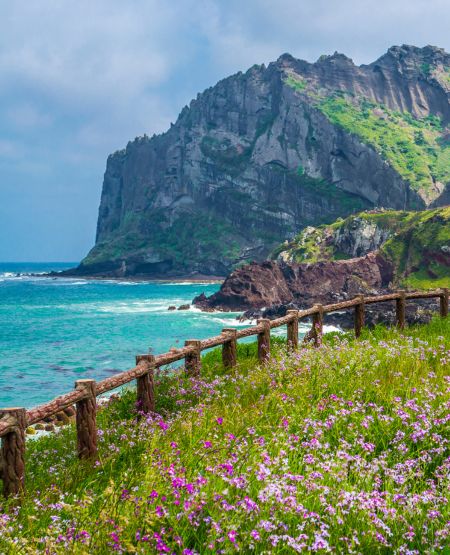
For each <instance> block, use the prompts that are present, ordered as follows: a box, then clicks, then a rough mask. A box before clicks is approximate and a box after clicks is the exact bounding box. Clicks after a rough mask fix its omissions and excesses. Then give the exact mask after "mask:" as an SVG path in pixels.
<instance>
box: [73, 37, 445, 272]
mask: <svg viewBox="0 0 450 555" xmlns="http://www.w3.org/2000/svg"><path fill="white" fill-rule="evenodd" d="M449 66H450V56H449V55H448V54H447V53H446V52H445V51H444V50H442V49H439V48H436V47H431V46H427V47H425V48H416V47H412V46H401V47H393V48H390V49H389V51H388V52H387V53H386V54H385V55H384V56H382V57H381V58H380V59H378V60H377V61H375V62H374V63H372V64H370V65H362V66H356V65H355V64H354V63H353V62H352V61H351V60H350V59H349V58H347V57H346V56H344V55H342V54H338V53H335V54H334V55H332V56H323V57H321V58H320V59H319V60H318V61H317V62H316V63H308V62H305V61H303V60H297V59H295V58H293V57H292V56H290V55H288V54H284V55H282V56H280V58H279V59H278V60H277V61H275V62H273V63H271V64H269V65H268V66H267V67H266V66H265V65H259V66H258V65H255V66H253V67H252V68H250V69H249V70H248V71H247V72H245V73H237V74H236V75H233V76H231V77H229V78H227V79H223V80H222V81H220V82H219V83H217V85H215V86H214V87H211V88H209V89H207V90H206V91H204V92H203V93H202V94H199V95H198V96H197V98H196V99H195V100H192V102H191V103H190V105H189V106H186V107H185V108H184V109H183V110H182V111H181V113H180V115H179V117H178V119H177V121H176V122H175V123H174V124H173V125H172V126H171V127H170V129H169V130H168V131H167V132H166V133H164V134H162V135H158V136H153V137H152V138H149V137H147V136H144V137H140V138H137V139H135V140H134V141H132V142H129V143H128V145H127V147H126V148H125V149H123V150H121V151H118V152H115V153H114V154H112V155H111V156H109V158H108V161H107V166H106V172H105V176H104V183H103V190H102V197H101V203H100V209H99V218H98V225H97V236H96V245H95V247H94V248H93V249H92V251H91V252H90V253H89V255H88V256H87V257H86V258H85V259H84V260H83V261H82V263H81V264H80V266H79V267H78V268H77V269H76V270H72V271H71V272H69V273H70V274H71V275H73V274H77V275H100V276H109V277H126V276H151V277H162V276H169V275H171V276H177V275H183V276H189V275H209V276H211V275H215V276H224V275H226V274H227V273H228V272H229V271H230V270H231V269H232V268H233V267H235V266H236V265H240V264H243V263H245V262H249V261H261V260H264V259H265V258H266V257H267V256H268V254H269V253H270V252H271V251H272V249H273V248H274V247H275V246H276V245H277V244H279V243H281V242H282V241H284V240H285V239H290V238H292V237H293V236H294V235H295V234H297V233H298V232H299V231H300V230H301V229H303V228H304V227H306V226H308V225H318V224H321V223H329V222H332V221H334V220H335V219H336V218H337V217H339V216H344V217H345V216H347V215H349V214H352V213H355V212H358V211H360V210H362V209H364V208H371V207H375V206H384V207H391V208H396V209H405V208H412V209H420V208H424V207H425V206H427V205H429V204H430V203H431V202H432V203H435V204H436V205H438V204H439V202H440V201H439V199H440V196H441V195H443V194H447V193H445V190H446V189H445V184H446V183H445V175H444V176H443V177H440V176H439V178H436V179H435V178H434V177H433V175H434V173H433V171H434V170H433V171H432V169H431V168H429V171H428V170H427V172H428V174H427V175H426V176H425V177H424V178H422V181H420V182H416V181H415V180H416V178H417V176H416V173H415V172H409V170H408V168H407V164H406V162H407V161H408V160H406V159H405V160H403V159H402V162H403V161H404V162H405V164H403V163H402V164H396V163H395V161H394V162H393V161H392V160H391V159H390V158H389V156H388V155H389V152H387V153H386V152H384V151H383V149H382V148H381V146H380V145H378V144H377V143H376V142H375V143H374V142H373V141H372V142H371V138H370V137H366V136H365V135H364V133H365V131H366V126H362V129H363V131H361V132H360V133H359V134H358V133H357V132H356V131H355V132H353V130H352V129H347V128H346V127H345V125H344V124H343V123H342V122H340V120H339V119H338V116H339V113H340V112H339V110H342V109H345V110H347V111H348V112H349V114H350V115H354V114H355V113H356V114H360V115H362V116H364V118H365V117H366V116H365V114H366V112H367V114H368V115H370V116H371V117H373V118H378V119H379V121H380V122H382V123H383V122H389V125H391V127H390V128H389V129H388V130H387V131H388V132H389V133H392V134H393V137H394V139H395V140H397V139H396V137H403V135H401V133H400V132H401V131H402V129H403V127H404V125H408V121H407V118H411V117H416V118H425V117H429V116H430V117H431V118H436V121H438V122H440V123H439V125H440V127H439V128H438V127H436V130H435V131H433V133H437V135H436V137H437V138H440V137H441V135H439V134H442V133H443V131H442V129H444V128H445V126H446V125H448V123H449V122H450V106H449V87H448V77H447V75H448V74H447V73H446V71H447V69H446V68H448V67H449ZM386 110H390V112H389V114H387V112H386ZM392 114H394V115H392ZM395 114H405V118H406V119H405V118H403V119H402V118H401V117H400V116H395ZM391 116H392V117H391ZM396 117H400V120H399V121H397V120H396V119H395V118H396ZM352 121H353V120H352ZM364 121H365V120H364ZM430 121H432V120H430ZM433 121H435V120H433ZM424 125H425V124H424ZM430 125H431V124H430ZM374 128H375V129H376V128H377V127H376V126H375V125H374ZM427 129H428V128H427ZM429 132H430V133H431V131H430V130H428V131H427V133H429ZM399 133H400V134H399ZM438 135H439V137H438ZM427 136H428V135H427V134H425V135H424V134H422V135H420V136H419V135H418V136H417V144H416V143H414V142H413V141H412V142H411V145H409V143H408V145H409V146H408V148H411V149H412V151H414V152H415V151H416V150H417V149H418V148H419V147H420V141H426V140H427ZM394 139H393V140H394ZM399 140H400V139H399ZM433 141H434V142H433V145H434V147H435V148H436V149H438V148H440V146H439V145H441V143H442V141H438V140H437V139H436V140H434V139H433ZM442 144H443V143H442ZM434 147H433V148H434ZM420 148H421V147H420ZM412 151H411V152H412ZM395 152H396V153H397V154H396V155H398V156H402V152H401V149H396V150H395ZM414 152H413V154H414ZM433 159H434V158H433ZM424 160H425V158H424ZM430 160H431V158H430ZM430 164H431V162H430ZM408 172H409V173H408ZM438 173H439V172H438ZM444 174H445V172H444ZM369 235H370V233H369ZM379 240H380V239H379V238H375V237H374V238H373V241H372V239H371V238H370V237H369V236H367V237H366V238H365V239H364V240H362V242H361V244H360V246H359V247H358V248H357V249H356V251H355V252H353V253H352V256H353V255H355V254H356V255H361V254H363V253H364V252H365V251H366V250H367V248H368V244H369V243H370V244H371V246H373V245H374V244H376V243H377V242H378V241H379Z"/></svg>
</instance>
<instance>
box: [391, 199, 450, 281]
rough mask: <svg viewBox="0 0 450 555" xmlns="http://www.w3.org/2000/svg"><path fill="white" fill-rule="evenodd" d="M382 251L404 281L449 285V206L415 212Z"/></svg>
mask: <svg viewBox="0 0 450 555" xmlns="http://www.w3.org/2000/svg"><path fill="white" fill-rule="evenodd" d="M443 248H444V249H447V250H443ZM381 250H382V252H383V254H384V255H385V256H386V257H387V258H388V259H389V260H391V261H392V262H393V263H394V265H395V267H396V269H397V275H398V278H399V280H401V282H402V284H404V285H410V286H411V287H416V288H429V287H449V286H450V265H449V260H450V206H448V207H446V208H439V209H436V210H426V211H424V212H417V213H412V214H411V215H410V216H409V217H408V218H407V219H406V220H405V222H404V223H403V225H401V226H399V228H398V231H397V233H396V234H394V235H393V236H392V237H391V238H390V239H389V240H388V241H387V242H386V243H385V244H384V245H383V247H382V249H381Z"/></svg>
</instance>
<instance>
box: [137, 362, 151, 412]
mask: <svg viewBox="0 0 450 555" xmlns="http://www.w3.org/2000/svg"><path fill="white" fill-rule="evenodd" d="M143 360H145V361H146V364H147V370H148V371H147V372H146V373H145V374H144V375H142V376H139V378H137V380H136V401H137V408H138V411H139V412H143V413H145V414H148V413H151V412H155V382H154V364H155V357H154V356H153V355H138V356H137V357H136V365H138V364H139V363H140V362H142V361H143Z"/></svg>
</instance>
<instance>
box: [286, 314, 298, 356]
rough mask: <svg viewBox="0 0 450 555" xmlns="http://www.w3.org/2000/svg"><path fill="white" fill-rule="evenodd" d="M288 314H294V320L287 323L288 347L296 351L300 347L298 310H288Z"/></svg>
mask: <svg viewBox="0 0 450 555" xmlns="http://www.w3.org/2000/svg"><path fill="white" fill-rule="evenodd" d="M287 315H288V316H292V320H291V321H290V322H288V325H287V342H288V349H290V350H291V351H296V350H297V348H298V310H288V311H287Z"/></svg>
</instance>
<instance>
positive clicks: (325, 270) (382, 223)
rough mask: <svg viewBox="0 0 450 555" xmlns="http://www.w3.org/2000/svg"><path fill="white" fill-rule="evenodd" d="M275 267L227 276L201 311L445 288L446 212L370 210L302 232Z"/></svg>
mask: <svg viewBox="0 0 450 555" xmlns="http://www.w3.org/2000/svg"><path fill="white" fill-rule="evenodd" d="M274 256H275V257H276V258H277V261H275V260H274V261H267V262H262V263H254V264H249V265H246V266H243V267H241V268H238V269H237V270H235V271H233V272H232V273H231V274H230V275H229V276H228V277H227V278H226V280H225V281H224V283H223V284H222V286H221V288H220V290H219V291H218V292H217V293H215V294H214V295H212V296H210V297H209V298H206V297H204V296H201V297H197V298H196V299H195V300H194V303H195V304H196V305H197V306H199V307H200V308H202V309H205V310H211V309H221V310H247V309H260V308H270V307H277V308H276V310H278V309H279V308H280V307H284V309H285V307H286V305H289V304H293V305H294V306H298V307H307V306H311V305H312V304H314V303H317V302H320V303H329V302H333V301H334V300H337V299H345V298H350V297H353V296H355V295H357V294H360V293H363V294H368V293H371V292H373V290H380V289H386V288H389V287H391V286H392V285H395V286H402V287H408V286H410V287H414V288H416V287H417V288H435V287H450V207H446V208H440V209H434V210H424V211H422V212H395V211H385V212H371V213H361V214H357V215H356V216H350V217H348V218H347V219H345V220H340V221H338V222H335V223H334V224H332V225H328V226H326V225H323V226H321V227H319V228H312V227H308V228H306V229H305V230H303V232H302V233H300V234H299V236H297V237H296V238H295V240H294V241H292V242H291V243H290V244H284V245H283V246H282V247H280V248H279V249H277V250H276V251H275V252H274Z"/></svg>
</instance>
